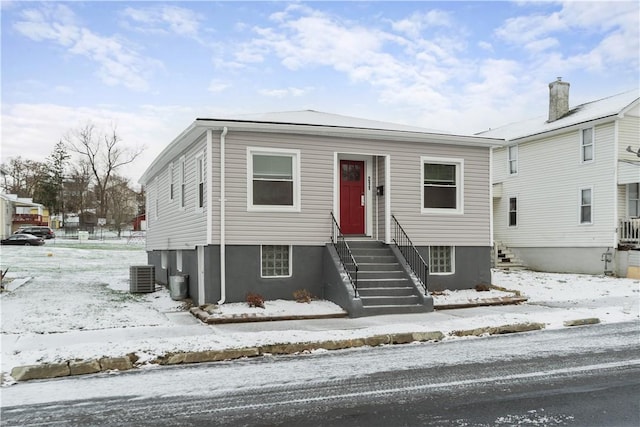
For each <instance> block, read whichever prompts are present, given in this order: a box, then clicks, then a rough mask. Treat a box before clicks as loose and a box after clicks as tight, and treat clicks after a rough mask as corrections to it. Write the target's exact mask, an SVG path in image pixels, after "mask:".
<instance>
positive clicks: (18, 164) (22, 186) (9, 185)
mask: <svg viewBox="0 0 640 427" xmlns="http://www.w3.org/2000/svg"><path fill="white" fill-rule="evenodd" d="M2 169H3V170H4V171H5V172H6V173H7V177H5V182H4V183H2V184H3V187H4V190H5V192H7V193H9V194H16V195H18V197H31V198H33V197H34V195H36V193H37V192H38V188H39V187H40V186H41V184H42V183H43V182H44V181H45V180H46V179H47V165H46V164H45V163H42V162H36V161H34V160H29V159H23V158H22V157H20V156H18V157H15V158H12V159H9V162H8V163H7V164H3V165H2ZM36 197H37V196H36Z"/></svg>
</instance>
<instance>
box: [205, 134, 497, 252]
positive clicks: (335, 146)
mask: <svg viewBox="0 0 640 427" xmlns="http://www.w3.org/2000/svg"><path fill="white" fill-rule="evenodd" d="M247 147H260V148H281V149H298V150H300V156H301V158H300V165H301V173H300V179H301V183H300V185H301V186H302V187H301V188H302V191H301V210H300V212H282V213H278V212H248V211H247V159H246V157H247ZM334 153H352V154H353V153H355V154H367V155H369V154H370V155H386V154H390V157H391V193H390V194H391V206H392V213H394V214H395V215H396V216H397V217H398V219H399V221H400V222H401V223H402V225H403V227H405V229H406V230H407V231H408V233H409V235H410V237H411V238H412V239H413V240H414V243H415V244H417V245H429V244H435V245H442V244H447V245H466V246H487V245H490V241H491V237H490V229H489V149H488V148H475V147H461V146H449V145H439V144H429V143H428V142H425V143H424V144H422V143H421V144H417V143H406V142H394V141H371V140H357V139H346V138H325V137H322V136H301V135H292V134H277V135H276V134H258V133H249V132H234V131H233V129H230V130H229V133H228V135H227V150H226V160H227V161H226V165H227V166H226V167H227V187H226V190H227V191H226V200H227V205H226V208H227V218H226V224H227V228H226V233H227V234H226V236H227V244H307V245H323V244H325V243H326V242H327V241H328V238H329V232H330V215H329V213H330V212H331V210H332V209H333V186H334ZM420 156H439V157H448V158H451V157H454V158H462V159H464V162H465V164H464V167H465V176H464V179H465V189H464V192H465V195H464V201H465V213H464V215H457V216H456V215H447V216H444V215H438V216H433V215H426V214H421V210H420V200H421V199H420V192H421V191H422V184H421V182H420V170H421V167H422V165H421V163H420ZM380 162H381V163H383V160H380ZM388 191H389V189H387V188H385V197H386V196H387V195H388V194H389V193H388ZM383 200H384V199H382V200H381V201H380V202H382V203H383ZM214 232H215V231H214ZM381 237H382V236H381Z"/></svg>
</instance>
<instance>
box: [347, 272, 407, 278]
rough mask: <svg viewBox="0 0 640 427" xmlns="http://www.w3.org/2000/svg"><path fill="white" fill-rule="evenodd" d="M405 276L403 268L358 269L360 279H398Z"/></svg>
mask: <svg viewBox="0 0 640 427" xmlns="http://www.w3.org/2000/svg"><path fill="white" fill-rule="evenodd" d="M398 278H401V279H403V278H405V272H404V271H403V270H387V271H384V270H383V271H380V270H366V271H363V270H360V271H358V280H367V279H398Z"/></svg>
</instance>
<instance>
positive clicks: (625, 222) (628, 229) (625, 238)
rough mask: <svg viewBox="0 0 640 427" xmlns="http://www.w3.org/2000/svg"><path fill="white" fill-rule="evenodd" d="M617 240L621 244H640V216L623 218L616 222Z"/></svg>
mask: <svg viewBox="0 0 640 427" xmlns="http://www.w3.org/2000/svg"><path fill="white" fill-rule="evenodd" d="M618 240H619V242H620V243H621V244H625V245H636V246H640V218H624V219H621V220H620V222H619V224H618Z"/></svg>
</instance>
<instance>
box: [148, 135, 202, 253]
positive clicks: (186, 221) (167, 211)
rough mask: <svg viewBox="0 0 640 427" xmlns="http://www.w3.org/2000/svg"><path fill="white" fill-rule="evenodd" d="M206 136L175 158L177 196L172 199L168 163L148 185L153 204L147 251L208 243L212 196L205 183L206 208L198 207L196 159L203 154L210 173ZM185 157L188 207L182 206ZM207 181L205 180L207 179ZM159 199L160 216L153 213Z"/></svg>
mask: <svg viewBox="0 0 640 427" xmlns="http://www.w3.org/2000/svg"><path fill="white" fill-rule="evenodd" d="M205 140H206V139H205V136H204V135H203V137H202V138H200V139H199V140H198V141H197V142H195V143H194V144H192V145H191V146H190V147H188V148H187V149H186V150H185V151H184V152H182V153H180V155H178V156H177V157H176V158H174V159H173V166H174V183H175V187H174V198H173V200H171V198H170V187H169V185H170V182H169V177H170V172H169V166H170V165H169V164H167V165H165V167H164V168H163V169H162V171H161V172H160V173H159V174H158V176H157V178H158V179H157V183H158V185H157V187H156V186H155V183H156V179H155V177H154V179H152V180H151V181H150V182H149V184H148V186H147V193H148V195H149V200H150V201H151V202H150V205H151V206H149V208H150V210H148V211H147V212H151V215H149V219H148V230H147V250H159V249H163V250H166V249H189V248H191V249H193V248H194V247H195V246H196V245H202V244H205V243H206V242H207V236H206V224H207V218H206V215H207V213H206V206H207V198H208V197H210V194H208V189H206V184H205V196H204V198H205V201H204V202H205V208H204V209H202V212H197V210H196V197H197V194H198V193H197V184H196V167H195V166H196V164H195V159H196V156H197V155H198V154H203V155H204V167H205V176H206V175H208V174H210V173H211V171H210V170H209V165H208V164H207V159H206V151H205ZM182 156H184V159H185V183H186V188H185V194H186V196H185V206H184V208H181V207H180V196H179V194H180V178H179V176H180V158H181V157H182ZM205 182H206V179H205ZM156 197H157V198H158V206H159V209H158V216H157V218H156V217H155V215H154V209H155V208H154V206H153V203H154V200H155V198H156Z"/></svg>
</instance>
